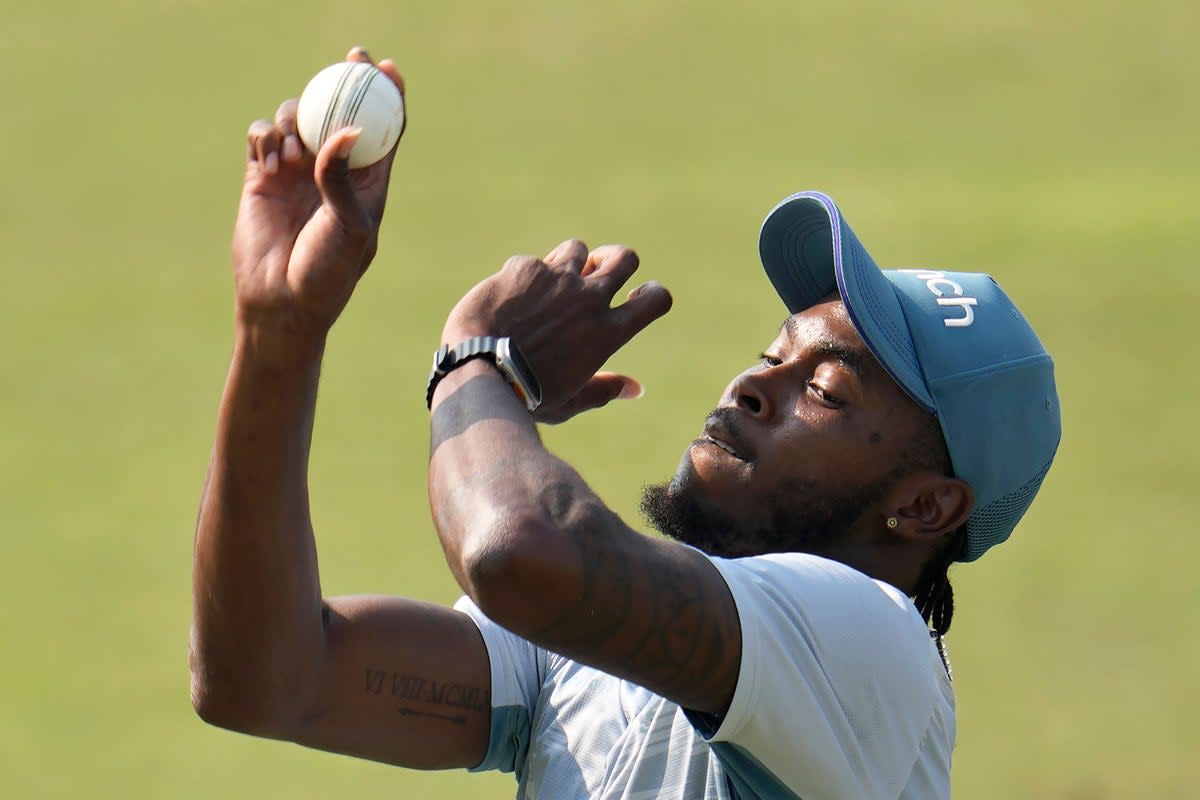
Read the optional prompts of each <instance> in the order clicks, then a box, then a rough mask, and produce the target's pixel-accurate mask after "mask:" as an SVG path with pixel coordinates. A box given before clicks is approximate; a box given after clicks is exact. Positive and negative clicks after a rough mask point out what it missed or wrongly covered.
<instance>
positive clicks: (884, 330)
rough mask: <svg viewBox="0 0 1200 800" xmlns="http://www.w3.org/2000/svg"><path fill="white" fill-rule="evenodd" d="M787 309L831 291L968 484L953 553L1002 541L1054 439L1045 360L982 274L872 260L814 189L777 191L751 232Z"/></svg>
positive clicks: (969, 554) (1043, 468) (1056, 428)
mask: <svg viewBox="0 0 1200 800" xmlns="http://www.w3.org/2000/svg"><path fill="white" fill-rule="evenodd" d="M758 247H759V254H760V256H761V257H762V263H763V266H764V267H765V268H766V270H767V276H768V277H769V278H770V279H771V283H772V284H774V286H775V290H776V291H777V292H778V293H779V296H780V298H782V299H783V302H784V304H785V305H786V306H787V307H788V310H789V311H790V312H791V313H793V314H794V313H796V312H798V311H803V310H804V309H806V308H808V307H810V306H812V305H813V304H815V303H817V302H818V301H820V300H821V299H823V298H825V297H827V296H828V295H830V294H832V293H833V292H834V291H837V292H838V294H840V295H841V298H842V302H843V304H844V305H845V306H846V311H847V312H848V313H849V316H850V320H851V321H852V322H853V323H854V327H855V328H857V329H858V333H859V335H861V336H862V338H863V340H864V341H865V342H866V344H867V347H869V348H870V350H871V353H872V354H874V356H875V358H876V360H878V361H879V363H880V364H881V365H882V366H883V368H884V370H886V371H887V373H888V374H889V375H891V376H892V378H893V379H894V380H895V381H896V383H898V384H899V385H900V388H902V389H903V390H904V391H905V392H906V393H907V394H908V395H909V397H911V398H912V399H913V401H915V402H916V404H917V405H919V406H920V407H921V408H923V409H925V410H926V411H928V412H930V413H931V414H934V415H935V416H936V417H937V420H938V423H939V424H940V425H941V429H942V435H943V436H944V437H945V440H946V449H947V450H948V451H949V453H950V461H951V464H952V467H953V470H954V474H955V476H956V477H958V478H961V479H962V480H964V481H966V482H967V483H969V484H970V485H971V488H972V489H974V491H975V508H974V510H973V511H972V512H971V515H970V517H968V518H967V523H966V528H967V533H966V536H967V541H966V546H965V549H964V552H963V553H962V554H961V555H960V556H959V558H958V560H959V561H974V560H975V559H977V558H979V557H980V556H981V555H983V553H984V552H985V551H986V550H987V549H988V548H989V547H991V546H992V545H995V544H999V543H1000V542H1002V541H1004V540H1005V539H1007V538H1008V537H1009V535H1010V534H1011V533H1012V531H1013V528H1015V527H1016V525H1017V522H1018V521H1019V520H1020V519H1021V517H1022V516H1023V515H1024V514H1025V511H1026V510H1027V509H1028V508H1029V506H1030V504H1031V503H1032V502H1033V498H1034V496H1035V495H1036V494H1037V492H1038V489H1039V487H1041V485H1042V479H1043V478H1045V477H1046V472H1047V471H1048V470H1049V469H1050V464H1051V462H1052V461H1053V460H1054V453H1055V451H1056V450H1057V449H1058V442H1059V439H1060V438H1061V436H1062V421H1061V416H1060V412H1059V403H1058V392H1057V390H1056V389H1055V386H1054V362H1053V361H1052V360H1051V358H1050V354H1049V353H1047V352H1046V348H1045V347H1043V346H1042V343H1041V342H1040V341H1039V340H1038V337H1037V335H1036V334H1035V333H1034V332H1033V328H1032V327H1030V325H1029V323H1028V322H1027V321H1026V320H1025V317H1024V316H1022V314H1021V312H1020V311H1019V310H1018V309H1017V307H1016V305H1014V304H1013V302H1012V301H1011V300H1009V298H1008V295H1006V294H1005V293H1004V291H1003V290H1002V289H1001V288H1000V286H999V285H998V284H997V283H996V281H995V280H994V279H993V278H992V277H991V276H989V275H982V274H979V273H971V272H949V271H946V270H940V269H895V270H893V269H889V270H881V269H879V267H877V266H876V265H875V262H874V261H873V260H872V259H871V256H870V255H868V254H867V251H866V248H864V247H863V246H862V243H861V242H859V240H858V237H857V236H855V235H854V231H852V230H850V226H849V225H848V224H846V220H845V219H844V218H843V217H842V214H841V212H840V211H839V210H838V207H837V206H836V205H835V204H834V202H833V200H832V199H831V198H829V197H828V196H827V195H824V194H822V193H820V192H800V193H798V194H794V195H792V196H791V197H788V198H787V199H785V200H784V201H783V202H781V203H780V204H779V205H777V206H775V208H773V209H771V213H769V214H768V215H767V218H766V220H765V221H764V222H763V226H762V230H761V232H760V233H759V242H758Z"/></svg>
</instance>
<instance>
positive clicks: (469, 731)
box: [289, 596, 491, 769]
mask: <svg viewBox="0 0 1200 800" xmlns="http://www.w3.org/2000/svg"><path fill="white" fill-rule="evenodd" d="M325 632H326V656H325V661H324V669H323V670H322V677H321V685H320V688H319V690H318V692H317V693H316V697H315V699H314V703H313V707H312V708H311V709H309V711H308V713H307V715H306V716H305V718H304V719H303V720H302V721H301V722H300V724H299V725H298V726H297V727H296V729H295V730H294V731H293V733H292V735H291V736H290V737H289V738H290V739H292V740H293V741H295V742H296V743H298V744H302V745H305V746H308V747H314V748H318V749H321V750H329V751H332V752H337V753H345V754H347V755H353V756H358V757H360V758H368V759H372V760H375V761H382V762H386V763H390V764H396V765H400V766H406V767H414V768H418V769H443V768H453V767H472V766H474V765H476V764H478V763H479V762H480V760H482V758H483V756H484V753H485V752H486V750H487V745H488V733H489V721H490V718H491V706H490V692H491V675H490V671H489V661H488V654H487V650H486V647H485V645H484V642H483V638H482V636H481V635H480V633H479V630H478V628H477V627H476V626H475V623H474V622H473V621H472V620H471V619H470V618H469V617H468V616H467V615H466V614H463V613H461V612H458V611H455V610H453V609H449V608H445V607H442V606H437V605H433V604H429V603H423V602H420V601H415V600H408V599H404V598H398V597H374V596H356V597H338V598H332V599H330V600H328V601H327V604H326V609H325Z"/></svg>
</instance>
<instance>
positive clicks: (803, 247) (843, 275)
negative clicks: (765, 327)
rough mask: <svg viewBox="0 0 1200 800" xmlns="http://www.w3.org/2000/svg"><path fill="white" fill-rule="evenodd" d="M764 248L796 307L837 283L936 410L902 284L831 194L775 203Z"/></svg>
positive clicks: (854, 313)
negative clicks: (899, 293)
mask: <svg viewBox="0 0 1200 800" xmlns="http://www.w3.org/2000/svg"><path fill="white" fill-rule="evenodd" d="M758 249H759V256H760V257H761V258H762V263H763V267H764V268H765V269H766V271H767V276H768V277H769V278H770V279H771V283H772V284H773V285H774V286H775V291H776V292H778V293H779V297H780V298H781V299H782V300H783V302H784V305H786V306H787V308H788V311H790V312H791V313H793V314H795V313H797V312H800V311H803V310H805V309H806V308H810V307H811V306H813V305H815V304H816V303H818V302H820V301H821V300H822V299H824V298H826V297H828V296H829V295H831V294H833V293H834V292H835V291H836V292H837V293H838V294H839V295H840V296H841V298H842V302H843V304H844V305H845V306H846V311H847V313H848V314H849V316H850V321H851V322H853V323H854V327H855V328H856V329H857V330H858V333H859V335H860V336H861V337H862V338H863V341H864V342H866V344H867V347H868V348H869V349H870V350H871V353H872V354H873V355H874V356H875V359H876V360H877V361H878V362H879V363H880V365H881V366H882V367H883V368H884V370H885V371H886V372H887V373H888V374H889V375H891V377H892V379H893V380H895V381H896V383H897V384H899V386H900V388H902V389H903V390H904V391H905V392H906V393H907V394H908V395H909V396H910V397H911V398H912V399H913V400H914V401H915V402H916V403H917V405H919V406H921V407H922V408H923V409H925V410H926V411H929V412H934V410H935V403H934V399H933V397H932V395H931V394H930V392H929V389H928V387H927V386H926V383H925V376H924V373H923V372H922V370H921V365H920V361H919V360H918V358H917V352H916V348H915V346H914V345H913V341H912V337H911V335H910V334H909V329H908V324H907V322H906V321H905V316H904V309H903V307H902V306H901V304H900V300H899V299H898V298H897V296H896V291H895V289H894V288H893V287H892V283H891V281H890V280H888V278H887V276H886V275H884V273H883V272H882V271H880V269H879V267H878V266H876V264H875V261H874V260H873V259H872V258H871V256H870V255H869V254H868V253H867V251H866V248H864V247H863V246H862V243H861V242H859V240H858V237H857V236H855V235H854V231H852V230H851V229H850V226H849V225H848V224H846V221H845V220H844V219H843V218H842V215H841V213H840V212H839V211H838V207H837V205H836V204H835V203H834V202H833V200H832V199H831V198H830V197H829V196H828V195H825V194H822V193H821V192H813V191H809V192H799V193H797V194H794V195H792V196H791V197H788V198H787V199H785V200H784V201H783V202H781V203H779V205H777V206H775V208H773V209H771V212H770V213H769V214H768V215H767V218H766V220H765V221H764V222H763V226H762V230H761V231H760V232H759V238H758Z"/></svg>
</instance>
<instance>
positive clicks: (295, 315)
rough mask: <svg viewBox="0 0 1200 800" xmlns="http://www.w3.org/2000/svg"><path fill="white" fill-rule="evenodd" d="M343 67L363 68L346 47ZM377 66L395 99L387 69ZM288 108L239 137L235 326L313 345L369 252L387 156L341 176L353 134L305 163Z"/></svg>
mask: <svg viewBox="0 0 1200 800" xmlns="http://www.w3.org/2000/svg"><path fill="white" fill-rule="evenodd" d="M347 60H351V61H370V57H369V56H368V55H367V53H366V51H364V50H362V49H361V48H357V47H356V48H355V49H353V50H351V51H350V54H349V55H348V56H347ZM378 66H379V68H380V69H381V70H383V72H384V73H385V74H386V75H387V76H388V77H389V78H391V79H392V81H393V82H394V83H395V84H396V86H397V87H398V88H399V89H400V92H401V94H403V93H404V81H403V79H402V78H401V77H400V74H399V73H398V72H397V71H396V65H395V64H394V63H392V62H391V61H388V60H384V61H381V62H380V63H379V64H378ZM296 106H297V101H296V100H294V99H293V100H288V101H285V102H284V103H283V105H281V106H280V107H279V110H278V112H276V115H275V121H274V122H273V123H272V122H268V121H266V120H258V121H257V122H254V123H253V124H252V125H251V126H250V130H249V133H248V141H249V153H248V159H247V164H246V176H245V181H244V184H243V187H242V198H241V204H240V205H239V207H238V215H237V224H236V226H235V228H234V234H233V271H234V283H235V287H236V300H237V314H238V323H239V325H242V326H250V327H253V328H254V329H255V330H256V331H258V332H260V333H261V332H266V331H270V332H272V333H279V334H282V335H283V339H282V341H284V342H298V341H303V340H308V341H314V342H320V341H323V340H324V336H325V334H326V333H328V331H329V328H330V327H331V326H332V325H333V323H334V321H335V320H336V319H337V317H338V315H339V314H340V313H341V311H342V309H343V308H344V307H345V305H346V303H347V302H348V301H349V299H350V295H351V294H352V293H353V291H354V287H355V286H356V285H357V283H358V280H359V278H361V277H362V275H363V273H364V272H365V271H366V269H367V267H368V266H369V265H370V263H371V260H372V259H373V258H374V257H375V252H376V249H377V247H378V234H379V225H380V223H381V221H382V220H383V210H384V204H385V202H386V200H387V188H388V179H389V176H390V174H391V168H392V162H393V160H394V158H395V154H396V150H395V148H393V149H392V151H391V152H390V153H388V155H387V156H385V157H384V158H383V160H381V161H379V162H378V163H376V164H373V165H371V166H369V167H366V168H363V169H359V170H355V171H353V172H351V171H350V169H349V166H348V164H347V160H346V158H347V156H348V155H349V151H350V149H351V148H352V147H353V146H354V142H355V141H357V132H356V130H354V129H344V130H342V131H339V132H337V133H335V134H333V135H332V136H330V137H329V139H328V140H327V141H326V142H325V145H324V146H323V147H322V148H321V151H320V152H319V153H318V154H317V155H316V156H315V157H314V156H312V155H311V154H309V153H308V151H307V150H306V149H305V148H304V145H303V144H302V143H301V141H300V137H299V136H298V135H297V133H296Z"/></svg>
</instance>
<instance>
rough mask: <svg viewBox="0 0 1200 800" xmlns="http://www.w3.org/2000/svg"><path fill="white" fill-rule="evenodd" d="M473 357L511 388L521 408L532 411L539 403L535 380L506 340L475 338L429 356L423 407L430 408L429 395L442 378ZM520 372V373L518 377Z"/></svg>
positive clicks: (539, 398) (520, 357) (488, 337)
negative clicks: (492, 367) (431, 356)
mask: <svg viewBox="0 0 1200 800" xmlns="http://www.w3.org/2000/svg"><path fill="white" fill-rule="evenodd" d="M477 358H483V359H487V360H488V361H489V362H490V363H491V364H492V365H493V366H494V367H496V369H497V371H498V372H499V373H500V375H501V377H503V378H504V380H505V381H506V382H507V383H508V384H509V386H511V387H512V388H513V391H514V392H515V393H516V395H517V397H519V398H520V400H521V402H522V403H524V404H525V407H526V408H527V409H529V410H530V411H533V410H534V409H536V408H537V407H538V405H539V404H540V403H541V399H542V398H541V388H540V387H539V385H538V381H537V378H536V377H535V376H534V375H533V374H532V373H531V372H530V371H529V369H528V367H527V366H525V361H524V358H523V357H522V356H521V354H520V351H519V350H517V348H516V345H514V344H513V343H512V341H511V340H510V339H508V337H496V336H476V337H473V338H471V339H467V340H466V341H463V342H460V343H458V344H456V345H454V347H450V346H448V345H442V346H441V347H440V348H438V350H437V352H435V353H434V354H433V368H432V369H431V370H430V371H429V383H428V385H427V386H426V389H425V405H426V407H428V408H432V407H433V393H434V391H435V390H436V389H437V386H438V384H439V383H441V381H442V378H444V377H446V376H447V375H449V374H450V373H451V372H453V371H454V370H456V369H458V368H459V367H461V366H462V365H463V364H466V363H468V362H469V361H472V360H474V359H477ZM522 373H524V374H522Z"/></svg>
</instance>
